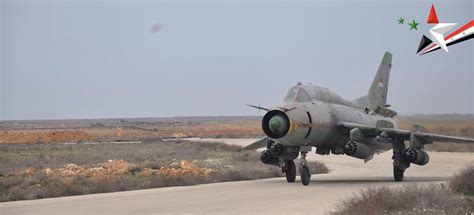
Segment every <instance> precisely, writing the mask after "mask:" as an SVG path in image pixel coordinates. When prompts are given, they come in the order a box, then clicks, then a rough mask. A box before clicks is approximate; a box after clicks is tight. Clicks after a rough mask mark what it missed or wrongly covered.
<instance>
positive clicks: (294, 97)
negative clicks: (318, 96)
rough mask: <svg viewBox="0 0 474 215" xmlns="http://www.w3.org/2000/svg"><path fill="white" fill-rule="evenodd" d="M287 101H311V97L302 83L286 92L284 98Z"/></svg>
mask: <svg viewBox="0 0 474 215" xmlns="http://www.w3.org/2000/svg"><path fill="white" fill-rule="evenodd" d="M283 101H285V102H309V101H311V98H310V97H309V95H308V93H307V92H306V90H305V89H303V88H302V87H301V85H300V84H298V85H296V86H294V87H292V88H290V89H289V90H288V92H287V93H286V96H285V98H284V99H283Z"/></svg>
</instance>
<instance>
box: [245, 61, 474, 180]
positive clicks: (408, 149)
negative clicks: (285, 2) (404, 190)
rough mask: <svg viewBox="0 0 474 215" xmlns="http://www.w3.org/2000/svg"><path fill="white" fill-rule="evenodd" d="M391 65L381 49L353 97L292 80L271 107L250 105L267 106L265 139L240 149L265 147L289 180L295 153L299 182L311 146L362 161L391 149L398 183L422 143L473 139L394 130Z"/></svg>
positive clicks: (423, 156)
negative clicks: (365, 85)
mask: <svg viewBox="0 0 474 215" xmlns="http://www.w3.org/2000/svg"><path fill="white" fill-rule="evenodd" d="M391 68H392V54H391V53H389V52H386V53H385V55H384V56H383V58H382V62H381V63H380V66H379V68H378V70H377V73H376V74H375V77H374V79H373V81H372V85H371V86H370V88H369V91H368V92H367V94H366V95H364V96H362V97H360V98H358V99H355V100H346V99H344V98H342V97H341V96H339V95H337V94H336V93H334V92H332V91H330V90H329V89H327V88H323V87H318V86H315V85H311V84H308V85H306V84H301V83H300V82H298V83H297V84H296V85H295V86H293V87H291V88H290V89H289V90H288V92H287V94H286V96H285V97H284V99H283V101H282V102H281V103H280V104H278V105H276V106H275V107H273V108H262V107H260V106H254V105H251V107H254V108H257V109H260V110H267V113H265V115H264V116H263V118H262V130H263V133H265V137H263V138H261V139H259V140H258V141H256V142H254V143H252V144H250V145H248V146H246V147H244V149H256V148H263V147H266V149H265V150H263V151H262V153H261V156H260V160H261V161H262V162H263V163H265V164H268V165H275V166H278V167H280V168H281V170H282V171H283V172H284V173H285V174H286V179H287V181H288V182H294V181H295V179H296V168H294V165H295V164H294V160H295V159H296V158H297V157H298V156H301V157H300V162H299V170H300V175H301V183H302V184H303V185H308V184H309V183H310V181H311V173H310V170H309V167H308V165H307V161H306V155H307V153H308V152H310V151H311V150H312V148H313V147H315V148H316V153H317V154H320V155H329V154H344V155H347V156H351V157H354V158H358V159H362V160H364V161H365V162H368V161H369V160H371V159H372V158H373V157H374V155H376V154H378V153H381V152H384V151H388V150H392V151H393V156H392V159H393V177H394V180H395V181H402V180H403V176H404V172H405V170H406V169H408V167H410V165H411V164H414V165H420V166H423V165H426V164H427V163H428V162H429V160H430V159H429V155H428V153H427V152H426V151H424V150H423V147H424V145H425V144H431V143H433V142H453V143H474V139H469V138H462V137H452V136H445V135H438V134H433V133H430V132H429V131H428V130H426V129H425V128H423V127H421V126H419V125H413V127H412V128H411V130H402V129H399V126H398V125H397V122H396V121H395V120H394V119H393V117H394V116H395V115H397V112H395V111H394V110H392V109H390V108H389V105H387V103H386V102H387V92H388V84H389V76H390V69H391ZM249 106H250V105H249ZM405 144H406V145H405Z"/></svg>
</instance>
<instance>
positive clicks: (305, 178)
mask: <svg viewBox="0 0 474 215" xmlns="http://www.w3.org/2000/svg"><path fill="white" fill-rule="evenodd" d="M307 153H308V152H301V163H300V176H301V183H302V184H303V185H304V186H306V185H308V184H309V182H310V181H311V173H310V172H309V168H308V162H307V161H306V154H307Z"/></svg>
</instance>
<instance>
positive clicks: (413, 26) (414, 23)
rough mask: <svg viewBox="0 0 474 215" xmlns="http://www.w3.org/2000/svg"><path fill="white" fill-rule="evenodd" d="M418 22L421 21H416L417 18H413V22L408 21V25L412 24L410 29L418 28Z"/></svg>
mask: <svg viewBox="0 0 474 215" xmlns="http://www.w3.org/2000/svg"><path fill="white" fill-rule="evenodd" d="M418 24H420V23H417V22H415V20H413V21H412V22H411V23H408V25H410V31H411V30H413V29H415V30H418V27H417V26H418Z"/></svg>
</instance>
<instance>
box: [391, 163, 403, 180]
mask: <svg viewBox="0 0 474 215" xmlns="http://www.w3.org/2000/svg"><path fill="white" fill-rule="evenodd" d="M404 172H405V171H404V170H403V169H400V168H398V167H396V166H394V167H393V178H394V179H395V181H403V173H404Z"/></svg>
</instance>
